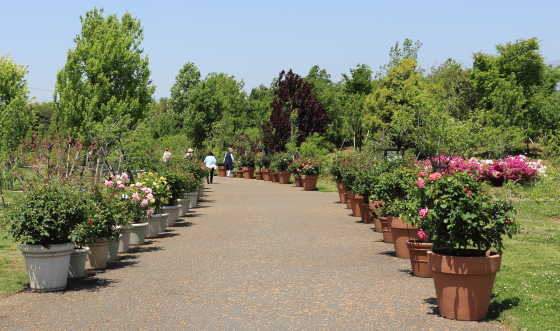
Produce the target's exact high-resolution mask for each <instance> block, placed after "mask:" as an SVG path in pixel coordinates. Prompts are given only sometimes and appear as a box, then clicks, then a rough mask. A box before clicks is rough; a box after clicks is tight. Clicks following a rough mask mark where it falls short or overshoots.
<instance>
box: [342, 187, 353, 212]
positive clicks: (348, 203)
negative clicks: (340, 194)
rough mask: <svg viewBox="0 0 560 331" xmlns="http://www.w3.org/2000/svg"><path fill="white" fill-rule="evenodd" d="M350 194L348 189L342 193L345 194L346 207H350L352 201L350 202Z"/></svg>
mask: <svg viewBox="0 0 560 331" xmlns="http://www.w3.org/2000/svg"><path fill="white" fill-rule="evenodd" d="M351 194H352V192H350V191H346V193H344V195H345V196H346V209H350V210H351V209H352V203H351V202H350V195H351Z"/></svg>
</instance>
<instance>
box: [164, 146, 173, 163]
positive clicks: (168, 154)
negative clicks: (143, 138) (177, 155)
mask: <svg viewBox="0 0 560 331" xmlns="http://www.w3.org/2000/svg"><path fill="white" fill-rule="evenodd" d="M162 160H163V162H167V161H171V152H170V151H169V148H166V149H165V152H164V153H163V158H162Z"/></svg>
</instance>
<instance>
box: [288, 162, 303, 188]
mask: <svg viewBox="0 0 560 331" xmlns="http://www.w3.org/2000/svg"><path fill="white" fill-rule="evenodd" d="M288 171H289V172H291V173H292V175H294V182H295V185H296V187H303V182H302V180H301V160H299V159H297V160H293V161H292V162H291V163H290V164H289V165H288Z"/></svg>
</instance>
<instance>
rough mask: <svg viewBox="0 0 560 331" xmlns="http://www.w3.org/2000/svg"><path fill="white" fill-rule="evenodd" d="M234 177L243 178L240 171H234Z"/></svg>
mask: <svg viewBox="0 0 560 331" xmlns="http://www.w3.org/2000/svg"><path fill="white" fill-rule="evenodd" d="M235 177H236V178H243V170H241V171H236V172H235Z"/></svg>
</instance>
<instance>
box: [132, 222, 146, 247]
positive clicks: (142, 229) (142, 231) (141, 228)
mask: <svg viewBox="0 0 560 331" xmlns="http://www.w3.org/2000/svg"><path fill="white" fill-rule="evenodd" d="M131 225H132V231H131V232H130V245H142V244H144V241H145V240H146V233H148V223H132V224H131Z"/></svg>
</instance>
